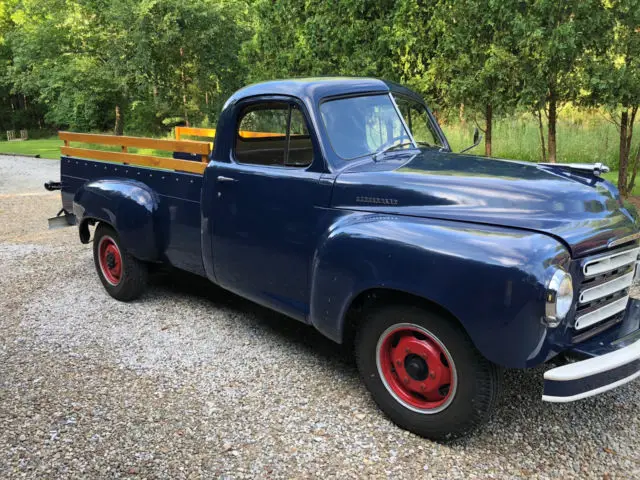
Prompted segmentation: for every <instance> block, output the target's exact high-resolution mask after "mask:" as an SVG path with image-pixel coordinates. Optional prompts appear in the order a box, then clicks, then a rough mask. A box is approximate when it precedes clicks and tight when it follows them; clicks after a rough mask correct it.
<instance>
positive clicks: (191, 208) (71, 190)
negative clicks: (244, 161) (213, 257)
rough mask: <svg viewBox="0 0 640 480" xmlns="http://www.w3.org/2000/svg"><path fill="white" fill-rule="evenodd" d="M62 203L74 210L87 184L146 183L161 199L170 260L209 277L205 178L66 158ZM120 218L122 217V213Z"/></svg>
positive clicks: (185, 268)
mask: <svg viewBox="0 0 640 480" xmlns="http://www.w3.org/2000/svg"><path fill="white" fill-rule="evenodd" d="M60 176H61V183H62V204H63V207H64V208H65V209H66V210H67V211H72V210H73V198H74V195H75V193H76V192H77V191H78V189H79V188H80V187H81V186H82V185H84V184H85V183H87V182H90V181H94V180H102V179H117V178H127V179H132V180H136V181H139V182H142V183H144V184H146V185H148V186H149V187H150V188H152V189H153V191H154V192H156V193H157V195H158V196H159V197H160V202H159V205H160V208H161V210H162V212H161V213H162V215H161V218H164V219H166V221H164V222H162V227H161V228H163V229H166V233H164V232H163V237H164V238H166V239H167V241H168V245H167V249H166V257H167V258H166V260H167V261H168V262H169V263H170V264H171V265H174V266H175V267H178V268H181V269H184V270H187V271H189V272H193V273H196V274H198V275H205V272H204V267H203V264H202V253H201V252H202V248H201V237H200V227H201V220H200V192H201V188H202V180H203V176H202V175H200V174H195V173H184V172H176V171H173V170H163V169H158V168H149V167H142V166H135V165H123V164H117V163H113V162H108V161H107V162H103V161H98V160H88V159H80V158H75V157H69V156H62V157H61V159H60ZM119 215H120V214H119Z"/></svg>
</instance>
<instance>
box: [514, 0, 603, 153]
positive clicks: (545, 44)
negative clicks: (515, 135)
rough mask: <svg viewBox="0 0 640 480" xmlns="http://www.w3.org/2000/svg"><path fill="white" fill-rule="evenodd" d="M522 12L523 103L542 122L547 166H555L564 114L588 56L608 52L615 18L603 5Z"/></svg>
mask: <svg viewBox="0 0 640 480" xmlns="http://www.w3.org/2000/svg"><path fill="white" fill-rule="evenodd" d="M517 7H518V8H517V9H515V11H514V15H513V18H512V20H511V22H510V25H511V31H510V34H511V36H512V37H513V38H514V41H515V51H516V52H517V55H518V58H519V60H520V61H519V68H518V70H519V71H520V72H521V79H522V90H521V92H520V95H519V97H520V98H519V100H520V103H521V104H522V105H524V106H525V107H527V108H530V109H532V110H533V112H534V113H535V114H536V115H537V116H538V118H539V124H540V134H541V141H542V142H541V143H542V158H543V160H547V159H548V160H549V161H550V162H555V161H556V148H557V138H556V137H557V135H556V130H557V128H556V126H557V122H558V109H559V108H560V107H561V106H562V105H563V104H564V103H566V102H569V101H572V100H575V99H576V98H577V97H578V95H579V92H580V89H581V88H582V87H583V83H582V82H583V76H581V75H580V71H581V68H583V65H584V63H585V62H586V59H587V58H588V56H589V55H590V54H591V53H592V52H598V51H601V50H603V49H604V48H606V42H605V41H603V40H604V39H606V37H607V34H608V32H609V31H610V22H609V15H608V12H607V9H606V8H605V5H604V3H603V2H602V1H601V0H565V1H561V2H559V1H557V0H526V1H522V2H519V3H518V4H517ZM541 112H544V114H545V115H546V117H547V123H548V126H547V147H546V148H545V145H544V132H543V121H542V114H541Z"/></svg>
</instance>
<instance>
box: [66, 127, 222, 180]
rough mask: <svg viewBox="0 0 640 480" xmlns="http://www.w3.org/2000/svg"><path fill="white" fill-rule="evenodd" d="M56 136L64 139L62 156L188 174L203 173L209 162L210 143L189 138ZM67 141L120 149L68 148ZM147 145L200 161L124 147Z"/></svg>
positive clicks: (71, 134)
mask: <svg viewBox="0 0 640 480" xmlns="http://www.w3.org/2000/svg"><path fill="white" fill-rule="evenodd" d="M59 137H60V139H61V140H63V141H64V147H61V148H60V152H61V153H62V154H63V155H68V156H71V157H80V158H87V159H95V160H104V161H107V162H117V163H123V164H129V165H140V166H145V167H155V168H164V169H167V170H178V171H182V172H190V173H199V174H202V173H204V170H205V168H206V167H207V164H208V162H209V154H210V153H211V144H210V143H209V142H194V141H191V140H160V139H155V138H141V137H125V136H115V135H97V134H89V133H71V132H60V133H59ZM69 142H82V143H92V144H97V145H112V146H113V145H115V146H119V147H120V148H121V150H122V151H121V152H108V151H104V150H93V149H91V148H76V147H70V146H69ZM129 147H132V148H148V149H152V150H163V151H168V152H184V153H193V154H196V155H200V157H201V161H200V162H195V161H190V160H179V159H175V158H165V157H156V156H154V155H140V154H136V153H129V152H128V148H129Z"/></svg>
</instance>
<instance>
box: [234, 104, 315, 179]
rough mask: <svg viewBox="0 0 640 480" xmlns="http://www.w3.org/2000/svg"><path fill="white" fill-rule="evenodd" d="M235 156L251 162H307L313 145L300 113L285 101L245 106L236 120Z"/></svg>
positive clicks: (262, 163)
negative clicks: (237, 120) (238, 119)
mask: <svg viewBox="0 0 640 480" xmlns="http://www.w3.org/2000/svg"><path fill="white" fill-rule="evenodd" d="M235 158H236V160H237V161H238V162H239V163H249V164H255V165H273V166H281V167H282V166H291V167H305V166H308V165H311V161H312V159H313V148H312V144H311V137H310V136H309V132H308V130H307V125H306V122H305V119H304V115H303V114H302V112H301V111H300V110H299V109H298V108H297V107H296V106H295V105H290V104H288V103H285V102H265V103H260V104H255V105H251V106H249V107H247V108H246V109H245V110H244V111H243V112H242V114H241V115H240V121H239V122H238V131H237V133H236V146H235Z"/></svg>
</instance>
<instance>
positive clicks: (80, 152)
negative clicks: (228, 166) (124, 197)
mask: <svg viewBox="0 0 640 480" xmlns="http://www.w3.org/2000/svg"><path fill="white" fill-rule="evenodd" d="M60 152H61V153H62V154H63V155H67V156H70V157H79V158H86V159H89V160H104V161H107V162H115V163H127V164H129V165H140V166H144V167H154V168H166V169H168V170H177V171H181V172H190V173H199V174H203V173H204V170H205V168H207V164H206V163H205V162H192V161H189V160H177V159H175V158H163V157H154V156H151V155H136V154H134V153H121V152H105V151H103V150H91V149H88V148H73V147H61V148H60ZM203 158H206V157H203Z"/></svg>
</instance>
